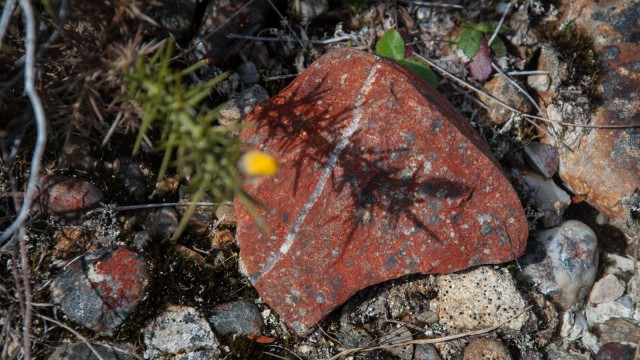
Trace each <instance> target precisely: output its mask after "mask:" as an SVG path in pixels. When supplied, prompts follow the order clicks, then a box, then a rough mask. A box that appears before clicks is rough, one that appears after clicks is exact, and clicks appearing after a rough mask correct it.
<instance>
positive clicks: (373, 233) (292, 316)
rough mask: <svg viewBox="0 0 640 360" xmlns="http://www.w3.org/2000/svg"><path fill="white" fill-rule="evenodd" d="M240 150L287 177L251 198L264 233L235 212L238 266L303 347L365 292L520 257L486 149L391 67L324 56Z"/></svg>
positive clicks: (516, 216)
mask: <svg viewBox="0 0 640 360" xmlns="http://www.w3.org/2000/svg"><path fill="white" fill-rule="evenodd" d="M241 138H242V140H243V141H244V142H245V143H246V145H247V147H256V148H260V149H262V150H263V151H266V152H267V153H270V154H272V155H274V156H276V157H277V158H278V160H279V163H280V166H281V169H280V171H279V173H278V174H277V176H275V177H273V178H264V179H251V180H250V181H248V183H247V184H246V186H245V190H246V191H247V193H248V194H250V195H251V196H253V197H254V198H256V199H258V200H259V201H260V202H261V203H262V204H263V205H264V207H261V208H259V209H258V211H259V213H260V216H261V219H262V220H263V221H264V225H261V224H260V223H259V222H258V221H257V220H256V219H255V218H254V217H253V216H252V215H251V214H250V211H249V210H248V209H247V208H246V207H245V206H243V204H242V203H241V202H240V201H236V205H237V207H238V211H237V220H238V232H237V234H238V240H239V243H240V250H241V255H242V258H243V260H244V264H245V265H246V270H247V271H248V273H249V277H250V280H251V282H252V283H253V284H254V286H255V287H256V289H257V290H258V292H259V293H260V296H261V297H262V298H263V299H264V300H265V301H266V302H267V303H268V304H269V305H270V306H271V307H272V308H273V309H274V310H275V311H276V312H278V314H280V315H281V316H282V318H283V319H284V320H285V321H286V323H287V324H288V325H289V326H290V327H291V328H292V329H293V330H294V331H295V332H297V333H299V334H305V333H307V332H308V331H309V330H310V329H311V328H312V327H313V326H314V325H315V324H316V323H317V322H319V321H320V320H322V318H323V317H324V316H325V315H326V314H328V313H329V312H330V311H331V310H333V309H334V308H335V307H337V306H338V305H340V304H342V303H343V302H344V301H345V300H347V299H348V298H349V297H350V296H352V295H353V294H355V293H356V292H357V291H359V290H361V289H363V288H365V287H367V286H369V285H373V284H376V283H379V282H382V281H385V280H389V279H394V278H397V277H400V276H403V275H407V274H412V273H450V272H453V271H458V270H462V269H466V268H468V267H470V266H475V265H479V264H487V263H501V262H505V261H509V260H512V259H514V258H516V257H517V256H519V255H521V254H522V253H523V252H524V249H525V243H526V239H527V222H526V219H525V215H524V212H523V210H522V206H521V205H520V201H519V200H518V198H517V196H516V194H515V192H514V191H513V189H512V187H511V184H510V183H509V181H508V180H507V179H506V178H505V176H504V175H503V173H502V171H501V169H500V166H499V164H498V162H497V161H496V160H495V158H494V157H493V156H492V154H491V152H490V151H489V149H488V147H487V146H486V145H485V144H484V143H483V142H482V140H481V139H480V137H479V136H478V134H476V132H475V131H474V129H473V128H472V127H471V126H470V125H469V124H468V123H467V122H466V121H465V119H463V118H462V116H461V115H460V114H459V113H458V112H457V111H456V110H455V109H454V108H453V106H452V105H451V104H450V103H449V102H448V101H447V100H446V99H445V98H444V97H443V96H442V95H440V93H438V92H437V91H436V90H435V89H434V88H433V87H431V86H429V85H428V84H426V83H425V82H424V81H422V80H421V79H420V78H418V77H416V76H414V75H413V74H412V73H410V72H409V71H408V70H406V69H405V68H403V67H401V66H399V65H397V64H395V63H393V62H391V61H388V60H384V59H381V58H379V57H376V56H374V55H371V54H368V53H365V52H360V51H356V50H349V49H340V50H335V51H333V52H331V53H329V54H328V55H325V56H324V57H322V58H321V59H320V60H318V61H317V62H315V63H314V64H313V65H312V66H311V67H310V68H309V69H308V70H306V71H305V72H304V73H303V74H301V75H300V76H299V77H298V78H297V79H296V80H295V81H294V82H293V83H292V84H291V85H290V86H289V87H287V88H286V89H285V90H283V91H282V92H281V93H280V94H278V95H276V96H275V97H273V98H272V99H270V100H269V101H267V102H265V103H263V104H261V105H259V106H258V107H257V108H256V109H255V110H254V111H253V112H252V113H251V114H250V115H249V117H248V118H247V120H246V123H245V127H244V129H243V131H242V133H241Z"/></svg>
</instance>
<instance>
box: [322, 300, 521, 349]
mask: <svg viewBox="0 0 640 360" xmlns="http://www.w3.org/2000/svg"><path fill="white" fill-rule="evenodd" d="M532 307H533V306H527V307H526V308H524V309H522V310H520V311H519V312H518V313H517V314H516V315H514V316H513V317H510V318H509V319H507V320H504V321H502V322H500V323H499V324H497V325H495V326H491V327H488V328H484V329H480V330H474V331H467V332H464V333H461V334H457V335H449V336H443V337H439V338H435V339H418V340H411V341H405V342H401V343H397V344H390V345H377V346H370V347H366V348H353V349H348V350H344V351H341V352H340V353H338V354H336V355H335V356H333V357H331V358H329V359H328V360H338V359H340V358H341V357H344V356H347V355H350V354H353V353H356V352H365V351H373V350H384V349H392V348H396V347H402V346H407V345H420V344H436V343H441V342H445V341H451V340H457V339H462V338H465V337H469V336H474V335H482V334H486V333H489V332H491V331H494V330H497V329H499V328H501V327H502V326H504V325H505V324H507V323H508V322H509V321H512V320H514V319H516V318H518V317H519V316H521V315H522V314H524V313H526V312H527V311H529V309H531V308H532Z"/></svg>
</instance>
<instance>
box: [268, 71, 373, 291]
mask: <svg viewBox="0 0 640 360" xmlns="http://www.w3.org/2000/svg"><path fill="white" fill-rule="evenodd" d="M379 68H380V65H378V64H376V65H375V66H373V67H372V68H371V70H370V71H369V75H368V76H367V79H366V80H365V82H364V85H363V86H362V88H361V89H360V92H359V93H358V97H357V99H356V103H355V105H354V107H353V117H352V118H351V122H350V123H349V126H347V128H346V129H344V132H343V133H342V135H341V136H340V140H339V141H338V144H337V145H336V147H335V148H334V149H333V151H332V152H331V154H330V155H329V161H328V162H327V164H326V165H325V166H324V168H323V169H322V175H321V176H320V179H318V182H317V183H316V187H315V189H314V190H313V193H312V194H311V195H310V196H309V198H308V199H307V202H306V203H305V204H304V207H303V208H302V211H301V212H300V214H298V216H297V217H296V220H295V222H294V223H293V226H291V229H290V230H289V233H288V234H287V236H286V237H285V241H284V243H282V246H280V249H279V251H278V252H276V253H274V254H273V255H272V256H270V257H269V259H268V260H267V263H266V264H265V266H264V267H263V269H262V271H261V272H260V274H258V276H265V275H267V274H268V273H269V272H270V271H271V270H273V268H274V267H275V266H276V264H277V263H278V261H280V259H282V257H283V256H284V255H286V254H287V253H288V252H289V250H291V247H292V246H293V244H294V243H295V241H296V236H297V234H298V230H299V229H300V227H301V226H302V224H304V221H305V219H306V218H307V215H308V214H309V210H311V208H312V207H313V206H314V205H315V203H316V201H318V198H319V197H320V194H322V191H323V190H324V188H325V186H326V185H327V181H328V180H329V175H331V172H332V171H333V168H334V167H335V165H336V162H337V161H338V158H339V157H340V154H342V151H344V149H345V148H346V147H347V146H348V145H349V137H351V135H353V134H354V133H355V132H356V130H357V129H358V125H359V124H360V120H361V119H362V115H363V109H362V105H363V103H364V101H365V99H366V97H367V95H368V94H369V92H370V91H371V89H372V88H373V86H372V85H373V82H374V81H375V79H376V77H377V71H378V69H379ZM256 280H257V279H256Z"/></svg>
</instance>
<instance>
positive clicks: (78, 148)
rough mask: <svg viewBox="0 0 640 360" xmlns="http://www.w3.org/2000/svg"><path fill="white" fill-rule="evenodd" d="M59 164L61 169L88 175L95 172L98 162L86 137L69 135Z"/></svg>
mask: <svg viewBox="0 0 640 360" xmlns="http://www.w3.org/2000/svg"><path fill="white" fill-rule="evenodd" d="M58 164H59V165H58V166H59V168H60V169H72V170H76V171H78V172H80V173H82V174H83V175H88V174H90V173H91V172H92V171H93V170H95V168H96V165H97V162H96V160H95V158H94V157H93V149H92V147H91V144H90V143H89V141H88V140H87V139H86V138H84V137H80V136H75V135H71V134H69V135H68V136H67V137H66V139H65V142H64V145H63V146H62V152H61V153H60V160H59V163H58Z"/></svg>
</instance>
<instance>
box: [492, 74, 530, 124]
mask: <svg viewBox="0 0 640 360" xmlns="http://www.w3.org/2000/svg"><path fill="white" fill-rule="evenodd" d="M485 88H486V89H487V91H488V92H489V93H490V94H491V95H493V96H494V97H496V98H497V99H498V100H501V101H502V102H504V103H507V104H509V105H511V106H512V107H514V108H516V109H518V110H520V111H522V112H525V113H527V112H529V111H531V103H530V102H529V100H528V99H527V97H526V96H525V95H524V94H522V93H521V92H520V90H518V88H517V87H516V86H515V85H513V84H512V83H511V82H509V81H508V80H507V79H505V77H504V76H496V77H494V78H493V79H491V80H490V81H489V82H488V83H486V85H485ZM480 100H482V102H483V103H485V104H486V105H487V106H489V108H490V109H491V111H489V113H488V114H487V116H488V119H485V121H483V122H482V126H489V125H490V124H494V125H502V124H504V123H506V122H507V121H509V118H510V117H511V114H512V111H511V110H509V109H507V108H505V107H504V106H501V105H499V104H498V103H496V102H495V101H492V100H490V99H489V98H488V97H486V96H484V95H482V94H480Z"/></svg>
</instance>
